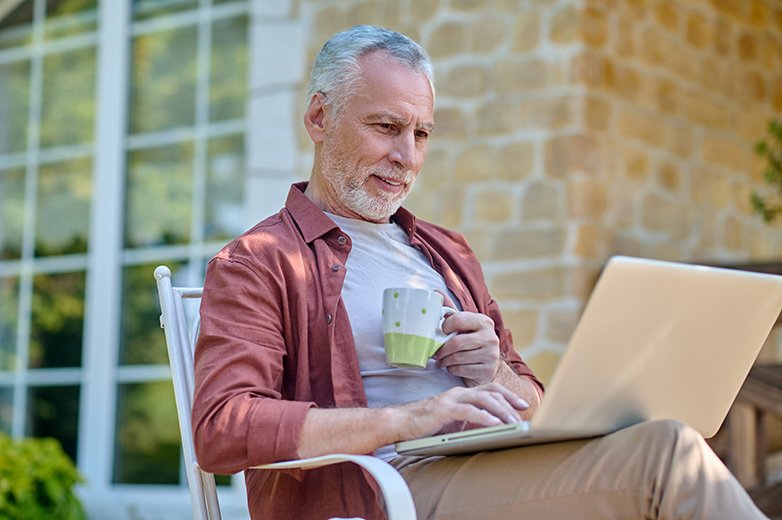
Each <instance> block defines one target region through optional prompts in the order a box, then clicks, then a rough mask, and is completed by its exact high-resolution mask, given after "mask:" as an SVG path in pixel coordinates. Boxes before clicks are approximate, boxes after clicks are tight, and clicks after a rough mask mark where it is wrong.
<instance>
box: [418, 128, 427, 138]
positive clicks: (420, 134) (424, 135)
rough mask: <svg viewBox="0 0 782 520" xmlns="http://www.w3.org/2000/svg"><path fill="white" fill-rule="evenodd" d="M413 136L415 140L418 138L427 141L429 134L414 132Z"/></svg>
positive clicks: (420, 131) (421, 131)
mask: <svg viewBox="0 0 782 520" xmlns="http://www.w3.org/2000/svg"><path fill="white" fill-rule="evenodd" d="M415 136H416V138H418V139H429V133H428V132H425V131H423V130H417V131H416V132H415Z"/></svg>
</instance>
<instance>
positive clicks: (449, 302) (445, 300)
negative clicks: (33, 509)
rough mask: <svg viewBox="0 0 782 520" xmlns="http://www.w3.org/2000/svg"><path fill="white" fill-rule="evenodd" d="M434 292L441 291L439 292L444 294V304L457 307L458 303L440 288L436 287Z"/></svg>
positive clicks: (453, 307)
mask: <svg viewBox="0 0 782 520" xmlns="http://www.w3.org/2000/svg"><path fill="white" fill-rule="evenodd" d="M434 292H436V293H439V294H441V295H442V296H443V305H444V306H446V307H450V308H452V309H456V305H454V303H453V300H452V299H451V297H450V296H448V295H447V294H446V293H445V292H443V291H441V290H440V289H435V290H434Z"/></svg>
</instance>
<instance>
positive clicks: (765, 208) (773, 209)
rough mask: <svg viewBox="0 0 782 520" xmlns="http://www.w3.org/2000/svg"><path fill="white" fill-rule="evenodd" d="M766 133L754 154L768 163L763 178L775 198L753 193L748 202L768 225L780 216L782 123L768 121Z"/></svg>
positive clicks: (781, 202) (781, 203) (781, 208)
mask: <svg viewBox="0 0 782 520" xmlns="http://www.w3.org/2000/svg"><path fill="white" fill-rule="evenodd" d="M768 133H769V138H768V140H766V141H760V142H758V143H757V144H756V145H755V152H756V153H757V154H758V155H759V156H761V157H763V158H765V159H766V161H767V163H768V164H767V166H766V169H765V170H764V171H763V178H764V179H765V181H766V183H767V184H770V185H771V186H772V188H773V190H775V191H776V196H775V198H774V199H773V200H772V198H771V197H764V196H762V195H761V194H759V193H757V192H753V193H752V195H751V198H750V201H751V202H752V208H753V209H754V210H755V211H756V212H757V213H759V214H760V215H761V216H762V217H763V220H765V221H766V222H769V223H770V222H772V221H773V220H774V219H775V218H776V217H777V216H778V215H780V214H782V121H775V120H771V121H769V123H768Z"/></svg>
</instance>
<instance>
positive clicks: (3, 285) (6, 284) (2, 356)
mask: <svg viewBox="0 0 782 520" xmlns="http://www.w3.org/2000/svg"><path fill="white" fill-rule="evenodd" d="M18 305H19V279H18V278H0V370H14V368H16V320H17V316H18V312H19V309H18ZM1 406H2V404H0V407H1ZM0 414H2V410H1V409H0ZM0 419H2V417H0Z"/></svg>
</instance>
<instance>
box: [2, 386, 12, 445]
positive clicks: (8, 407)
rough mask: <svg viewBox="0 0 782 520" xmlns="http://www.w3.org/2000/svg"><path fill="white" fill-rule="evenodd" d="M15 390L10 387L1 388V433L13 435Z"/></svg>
mask: <svg viewBox="0 0 782 520" xmlns="http://www.w3.org/2000/svg"><path fill="white" fill-rule="evenodd" d="M13 403H14V389H13V388H11V387H10V386H2V387H0V431H1V432H3V433H6V434H8V435H10V434H11V424H12V423H11V421H12V419H13Z"/></svg>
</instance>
